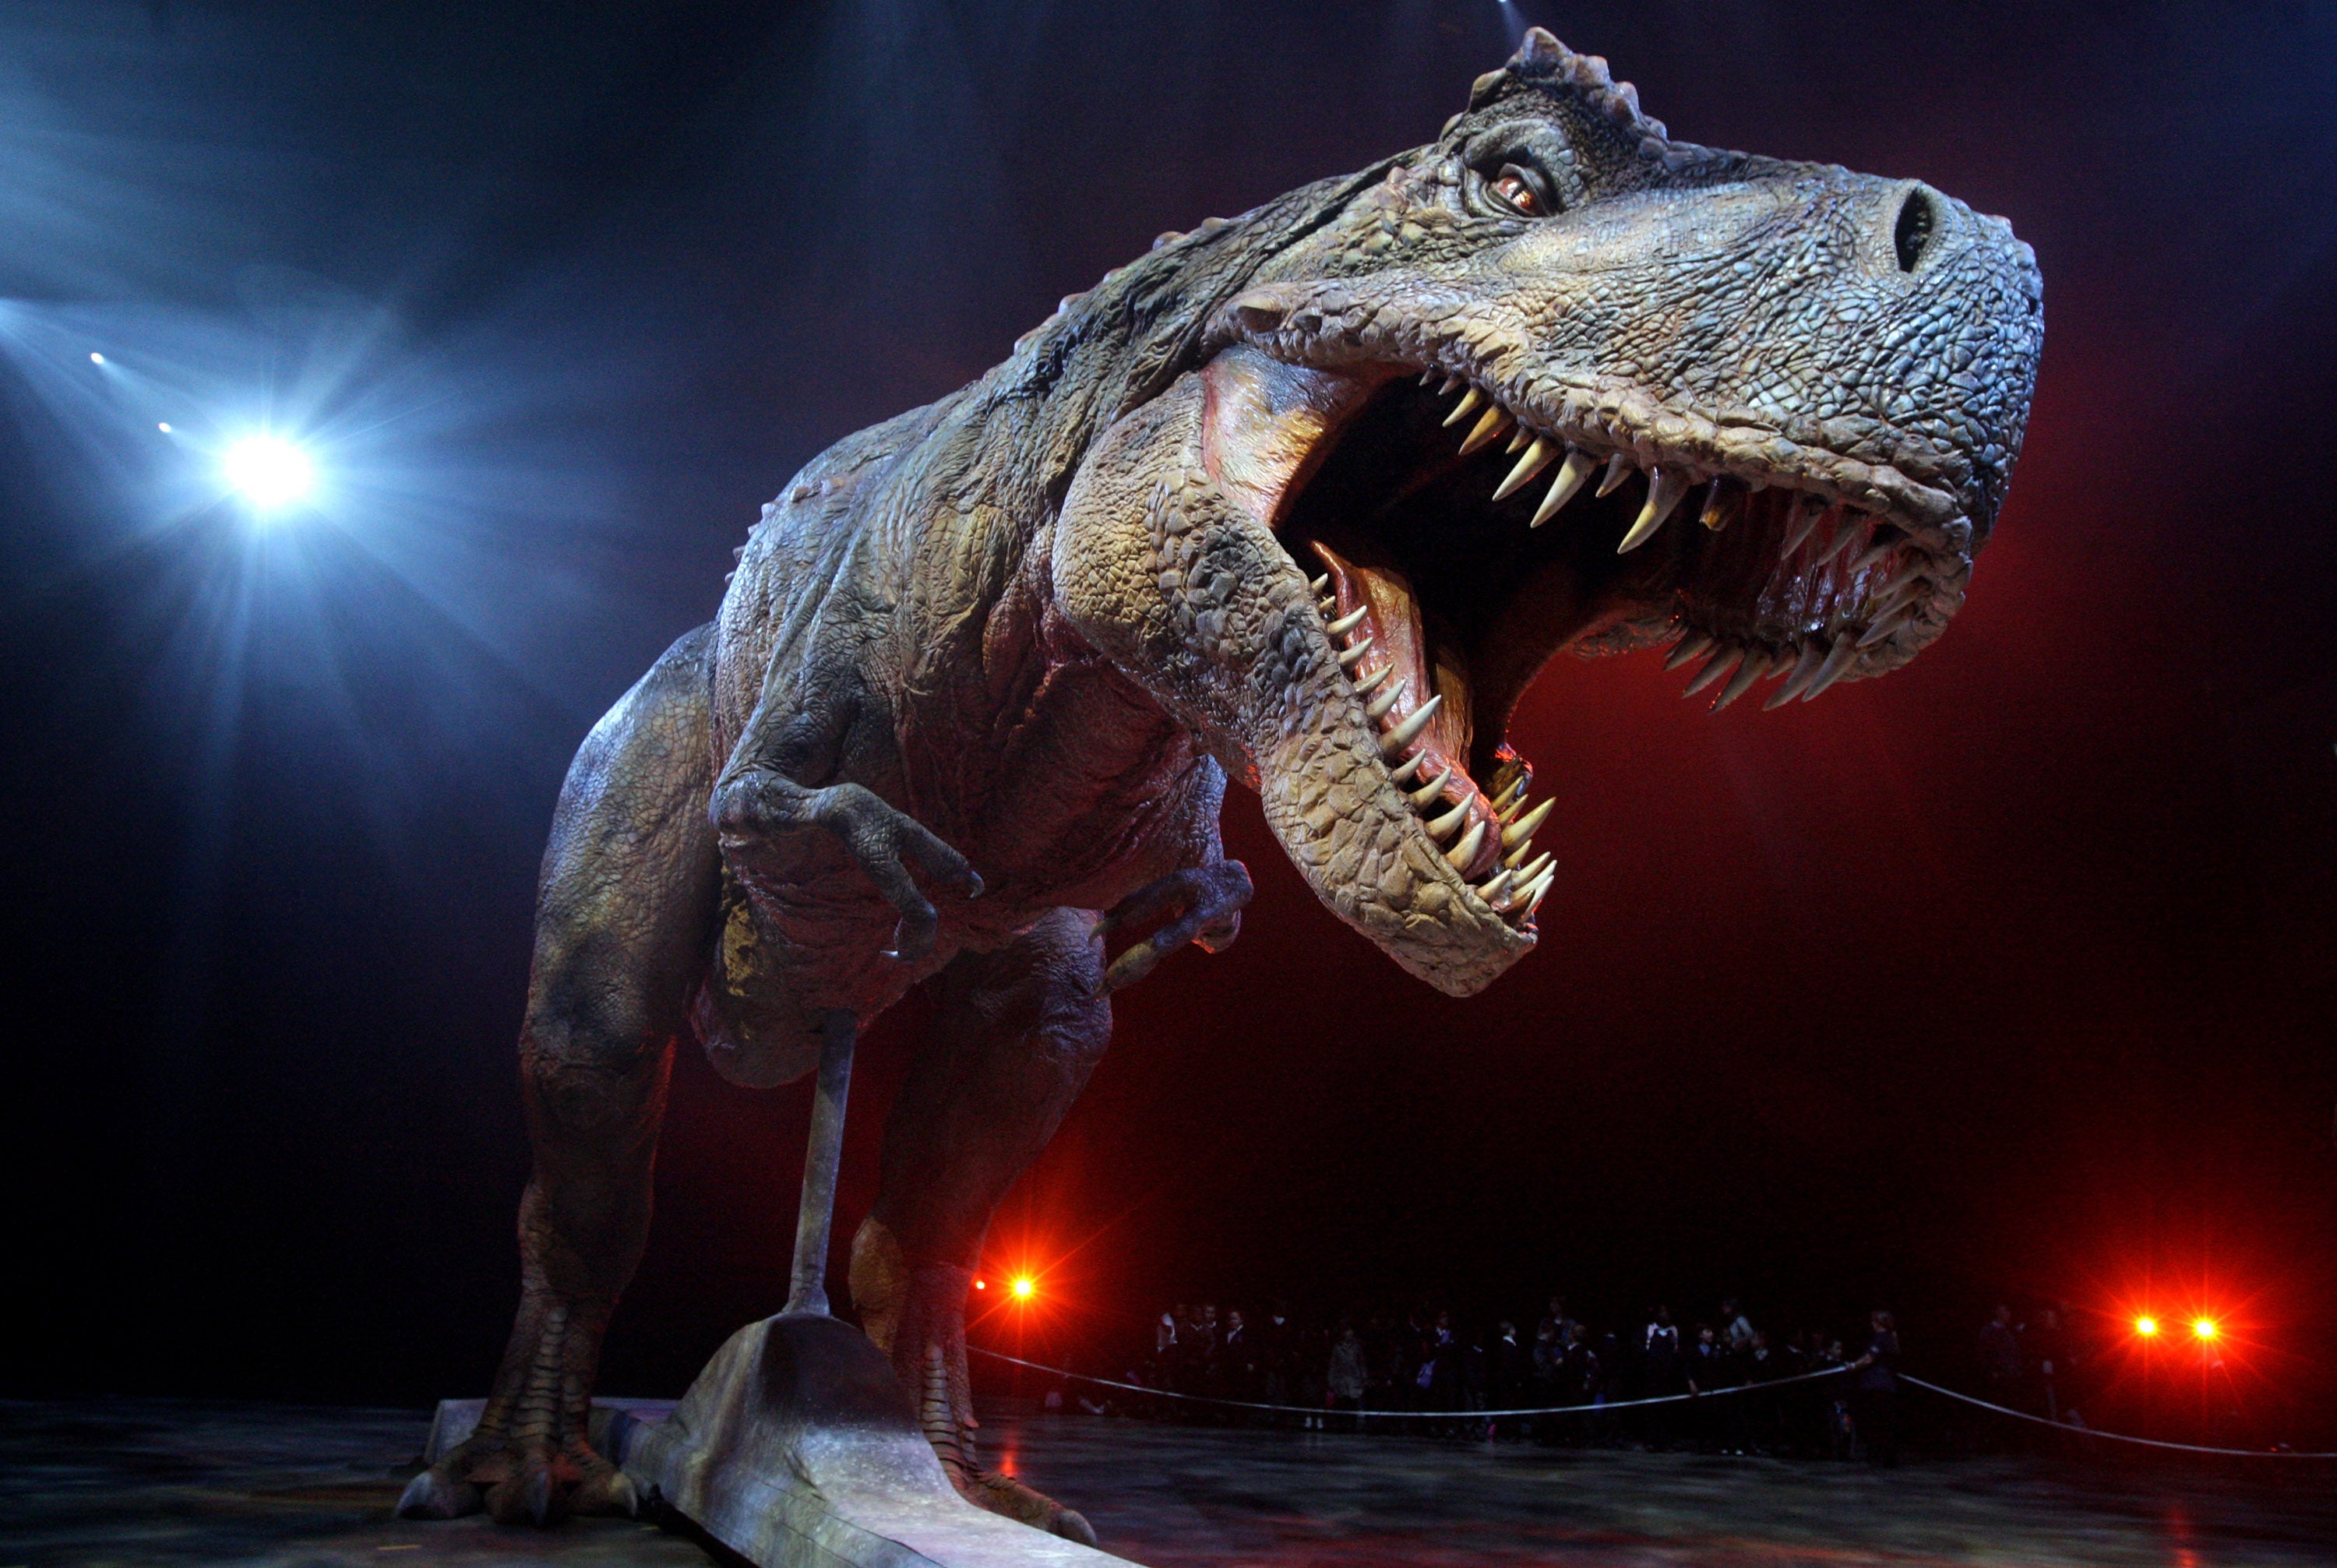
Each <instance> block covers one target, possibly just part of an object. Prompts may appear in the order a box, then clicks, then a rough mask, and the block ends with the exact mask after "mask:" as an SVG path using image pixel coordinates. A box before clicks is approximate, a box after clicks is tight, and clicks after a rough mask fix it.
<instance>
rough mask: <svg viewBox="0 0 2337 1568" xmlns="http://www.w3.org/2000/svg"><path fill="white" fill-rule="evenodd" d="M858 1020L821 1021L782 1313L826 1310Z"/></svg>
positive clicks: (840, 1014)
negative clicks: (831, 1238) (791, 1265)
mask: <svg viewBox="0 0 2337 1568" xmlns="http://www.w3.org/2000/svg"><path fill="white" fill-rule="evenodd" d="M859 1035H860V1023H859V1020H858V1019H856V1018H855V1017H854V1016H853V1014H852V1013H851V1012H850V1011H849V1010H848V1009H846V1008H837V1009H836V1010H834V1011H832V1012H830V1013H828V1014H825V1015H824V1016H823V1017H822V1018H821V1019H820V1021H819V1087H818V1089H817V1090H816V1092H815V1094H814V1097H813V1100H812V1103H811V1139H810V1143H809V1146H808V1147H807V1148H806V1150H805V1151H804V1182H803V1205H802V1207H801V1208H799V1209H797V1210H796V1267H795V1274H794V1277H793V1278H792V1279H790V1280H789V1282H788V1286H787V1309H786V1315H787V1316H788V1317H790V1318H793V1317H797V1316H800V1315H808V1316H811V1317H814V1318H825V1317H826V1316H827V1315H828V1312H827V1232H828V1226H829V1223H830V1222H831V1221H832V1220H834V1219H835V1217H836V1167H837V1166H838V1165H839V1164H840V1163H842V1161H843V1159H844V1102H845V1098H846V1095H848V1094H850V1093H851V1092H852V1046H853V1043H854V1042H855V1041H856V1040H857V1039H858V1038H859Z"/></svg>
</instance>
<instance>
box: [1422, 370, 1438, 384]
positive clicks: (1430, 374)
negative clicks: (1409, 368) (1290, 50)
mask: <svg viewBox="0 0 2337 1568" xmlns="http://www.w3.org/2000/svg"><path fill="white" fill-rule="evenodd" d="M1435 379H1436V372H1435V371H1434V370H1423V371H1422V372H1421V373H1420V384H1421V385H1422V386H1423V387H1425V386H1427V385H1428V384H1429V383H1430V382H1431V381H1433V380H1435Z"/></svg>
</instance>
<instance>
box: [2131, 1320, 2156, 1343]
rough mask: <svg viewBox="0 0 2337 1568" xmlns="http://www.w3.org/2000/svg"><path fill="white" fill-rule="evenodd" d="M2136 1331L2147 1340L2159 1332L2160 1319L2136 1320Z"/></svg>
mask: <svg viewBox="0 0 2337 1568" xmlns="http://www.w3.org/2000/svg"><path fill="white" fill-rule="evenodd" d="M2134 1331H2135V1332H2136V1333H2137V1334H2139V1335H2141V1336H2142V1337H2143V1338H2146V1339H2147V1338H2150V1337H2151V1336H2152V1335H2154V1334H2156V1333H2157V1332H2158V1319H2157V1318H2136V1319H2135V1320H2134Z"/></svg>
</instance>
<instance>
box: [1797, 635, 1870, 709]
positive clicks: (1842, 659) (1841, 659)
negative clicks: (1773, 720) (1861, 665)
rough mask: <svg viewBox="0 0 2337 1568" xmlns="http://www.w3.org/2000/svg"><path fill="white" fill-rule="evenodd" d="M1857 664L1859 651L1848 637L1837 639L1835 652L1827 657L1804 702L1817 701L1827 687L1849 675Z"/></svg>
mask: <svg viewBox="0 0 2337 1568" xmlns="http://www.w3.org/2000/svg"><path fill="white" fill-rule="evenodd" d="M1856 662H1858V650H1857V649H1856V648H1854V647H1853V646H1852V645H1851V641H1850V639H1849V638H1848V637H1847V636H1843V637H1837V638H1835V639H1834V643H1833V652H1831V653H1829V654H1827V655H1826V662H1825V663H1824V665H1822V666H1821V667H1820V668H1819V670H1818V678H1817V679H1816V680H1814V681H1811V682H1810V689H1809V690H1808V691H1804V692H1803V693H1802V701H1804V702H1814V701H1817V700H1818V697H1819V695H1820V694H1821V693H1822V692H1824V691H1825V689H1826V688H1827V687H1829V686H1831V685H1833V683H1834V682H1835V681H1839V680H1841V679H1842V678H1843V676H1844V675H1846V674H1848V673H1849V672H1850V667H1851V666H1852V665H1853V664H1854V663H1856Z"/></svg>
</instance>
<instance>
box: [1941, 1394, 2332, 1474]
mask: <svg viewBox="0 0 2337 1568" xmlns="http://www.w3.org/2000/svg"><path fill="white" fill-rule="evenodd" d="M1899 1381H1901V1382H1902V1383H1909V1384H1912V1385H1913V1386H1914V1387H1918V1388H1921V1389H1922V1390H1923V1391H1924V1392H1925V1393H1928V1394H1937V1395H1940V1396H1941V1397H1945V1398H1949V1399H1955V1400H1960V1401H1961V1402H1962V1403H1963V1404H1966V1405H1974V1406H1979V1407H1980V1409H1982V1410H1993V1411H1995V1412H1996V1413H1997V1414H1998V1415H2000V1416H2011V1417H2012V1418H2013V1419H2014V1420H2016V1421H2028V1422H2031V1423H2033V1424H2034V1425H2036V1426H2050V1427H2051V1428H2053V1430H2054V1431H2056V1432H2065V1433H2068V1434H2069V1435H2071V1436H2078V1437H2098V1438H2100V1439H2101V1440H2102V1441H2103V1442H2105V1443H2133V1444H2137V1445H2139V1446H2142V1447H2145V1448H2171V1449H2173V1450H2175V1451H2176V1453H2179V1454H2221V1455H2228V1456H2229V1457H2232V1458H2234V1459H2337V1453H2327V1454H2312V1453H2302V1452H2299V1451H2298V1450H2296V1449H2293V1448H2210V1447H2208V1446H2206V1445H2205V1444H2202V1443H2168V1442H2166V1441H2164V1440H2162V1439H2160V1438H2156V1437H2129V1436H2127V1435H2126V1434H2125V1433H2123V1432H2097V1431H2095V1430H2094V1429H2093V1428H2092V1427H2090V1426H2069V1425H2068V1423H2066V1422H2061V1421H2049V1420H2047V1419H2046V1418H2045V1417H2044V1416H2031V1415H2030V1414H2029V1412H2028V1411H2026V1410H2014V1409H2011V1408H2009V1407H2008V1406H2002V1405H1992V1404H1990V1402H1989V1401H1987V1400H1985V1399H1975V1398H1973V1397H1971V1396H1970V1395H1969V1394H1959V1393H1957V1392H1956V1391H1955V1390H1954V1389H1952V1388H1942V1387H1940V1386H1939V1385H1938V1384H1936V1383H1926V1382H1924V1381H1923V1380H1922V1379H1921V1377H1908V1376H1907V1374H1905V1373H1904V1372H1902V1373H1900V1374H1899Z"/></svg>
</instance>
